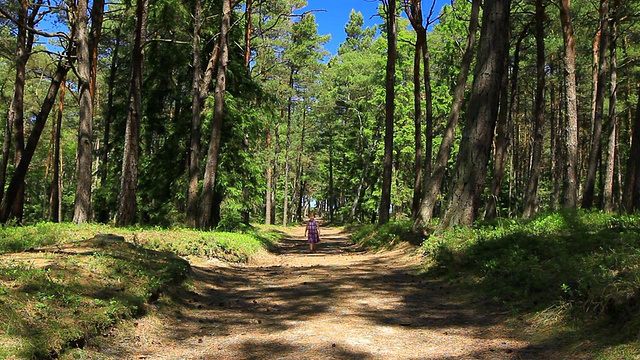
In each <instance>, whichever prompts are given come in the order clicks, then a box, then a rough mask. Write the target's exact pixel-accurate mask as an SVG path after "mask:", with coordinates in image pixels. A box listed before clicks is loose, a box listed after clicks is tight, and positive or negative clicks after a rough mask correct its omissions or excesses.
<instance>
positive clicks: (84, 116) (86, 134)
mask: <svg viewBox="0 0 640 360" xmlns="http://www.w3.org/2000/svg"><path fill="white" fill-rule="evenodd" d="M87 7H88V0H80V1H78V6H77V25H76V43H77V56H78V88H79V89H78V92H79V96H78V98H79V103H80V111H79V116H80V124H79V127H78V154H77V163H76V198H75V205H74V213H73V222H75V223H76V224H82V223H85V222H88V221H90V220H91V174H92V172H91V166H92V163H91V158H92V156H91V151H92V150H93V146H92V142H93V99H92V97H91V57H90V54H91V50H90V47H89V34H88V22H89V20H88V15H87V10H88V8H87Z"/></svg>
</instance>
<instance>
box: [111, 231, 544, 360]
mask: <svg viewBox="0 0 640 360" xmlns="http://www.w3.org/2000/svg"><path fill="white" fill-rule="evenodd" d="M321 235H322V237H321V238H322V242H321V243H320V247H319V251H318V252H316V253H313V254H311V253H309V249H308V244H307V243H306V241H305V239H304V228H302V227H297V228H294V229H292V230H291V232H290V234H289V236H288V237H287V239H285V241H283V242H282V244H281V246H280V248H279V249H278V250H277V251H276V254H277V255H271V256H266V257H265V258H262V259H259V261H258V262H257V264H252V265H243V266H216V265H215V264H209V265H206V266H194V270H195V274H194V283H193V286H192V287H191V289H190V291H188V292H185V293H182V294H179V299H178V301H179V302H181V303H182V304H183V305H184V308H183V309H181V310H179V311H178V310H175V311H171V312H166V311H165V312H163V311H162V306H160V305H159V311H158V315H157V316H156V317H148V318H144V319H142V320H140V321H138V322H137V325H136V326H134V327H133V328H132V331H133V332H134V334H133V335H132V334H128V335H127V334H124V332H123V334H122V335H116V336H115V339H112V341H113V342H112V343H111V344H110V345H104V346H105V347H103V348H102V351H101V352H102V354H105V353H111V355H113V356H114V358H118V357H126V358H131V359H143V358H148V359H526V358H531V359H533V358H535V357H527V355H528V349H527V346H528V344H527V343H526V342H524V341H520V340H517V339H516V338H513V337H511V336H509V335H508V334H509V329H507V328H506V327H505V326H504V324H503V323H501V321H500V318H501V317H500V316H498V315H497V314H495V313H492V312H491V311H490V310H488V307H486V306H485V305H486V302H484V301H482V300H477V301H473V302H470V301H462V300H458V299H457V297H456V295H455V292H454V290H455V289H453V288H451V287H450V286H449V285H447V284H445V283H441V282H437V281H434V280H428V279H426V278H423V277H421V276H418V275H416V269H417V265H418V261H419V259H417V258H415V257H414V256H410V255H407V254H406V253H405V251H402V250H396V251H392V252H383V253H379V254H372V253H367V252H363V251H362V250H360V249H358V248H357V247H355V246H353V245H351V244H350V243H349V241H348V237H347V235H348V234H345V233H342V232H341V231H340V230H339V229H331V228H321ZM125 336H127V341H123V339H122V338H123V337H125ZM107 347H108V349H107Z"/></svg>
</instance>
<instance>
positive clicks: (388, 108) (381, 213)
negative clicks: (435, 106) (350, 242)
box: [378, 0, 398, 224]
mask: <svg viewBox="0 0 640 360" xmlns="http://www.w3.org/2000/svg"><path fill="white" fill-rule="evenodd" d="M382 2H383V4H384V5H386V14H387V65H386V78H385V86H386V97H385V132H384V168H383V172H382V194H381V196H380V208H379V209H378V223H379V224H386V223H388V222H389V208H390V207H391V180H392V179H391V178H392V174H393V123H394V113H395V84H396V75H395V73H396V57H397V42H398V40H397V36H398V29H397V26H396V2H395V0H388V1H387V0H383V1H382Z"/></svg>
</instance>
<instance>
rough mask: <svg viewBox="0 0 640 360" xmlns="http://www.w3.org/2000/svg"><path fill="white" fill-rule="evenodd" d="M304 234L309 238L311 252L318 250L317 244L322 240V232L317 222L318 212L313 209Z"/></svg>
mask: <svg viewBox="0 0 640 360" xmlns="http://www.w3.org/2000/svg"><path fill="white" fill-rule="evenodd" d="M304 236H306V237H307V239H308V242H309V248H310V250H311V252H316V244H317V243H319V242H320V232H319V230H318V223H317V222H316V214H315V212H313V211H312V212H310V213H309V221H308V222H307V227H306V228H305V229H304Z"/></svg>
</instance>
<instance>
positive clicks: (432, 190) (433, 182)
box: [414, 0, 480, 229]
mask: <svg viewBox="0 0 640 360" xmlns="http://www.w3.org/2000/svg"><path fill="white" fill-rule="evenodd" d="M479 9H480V0H473V3H472V8H471V19H470V20H469V35H468V37H467V44H466V47H465V50H464V55H463V56H462V60H461V62H460V72H459V73H458V78H457V80H456V88H455V90H454V95H453V103H452V104H451V111H450V112H449V117H448V119H447V127H446V128H445V131H444V135H443V137H442V142H441V143H440V148H439V149H438V154H437V155H436V161H435V166H434V168H433V172H432V173H431V175H430V176H427V177H425V183H426V184H427V186H426V187H425V191H424V195H423V198H422V202H421V204H420V213H419V215H418V218H417V219H416V222H415V225H414V227H415V228H416V229H424V228H426V227H427V226H428V225H429V222H430V221H431V218H432V216H433V209H434V207H435V205H436V203H437V201H438V195H440V191H441V188H442V181H443V179H444V174H445V171H446V169H447V164H448V162H449V157H450V156H451V147H452V146H453V141H454V139H455V131H456V127H457V126H458V119H459V118H460V112H461V111H462V105H463V103H464V91H465V88H466V86H467V78H468V76H469V71H470V68H471V61H472V60H473V55H474V48H475V42H476V33H477V31H478V14H479Z"/></svg>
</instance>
